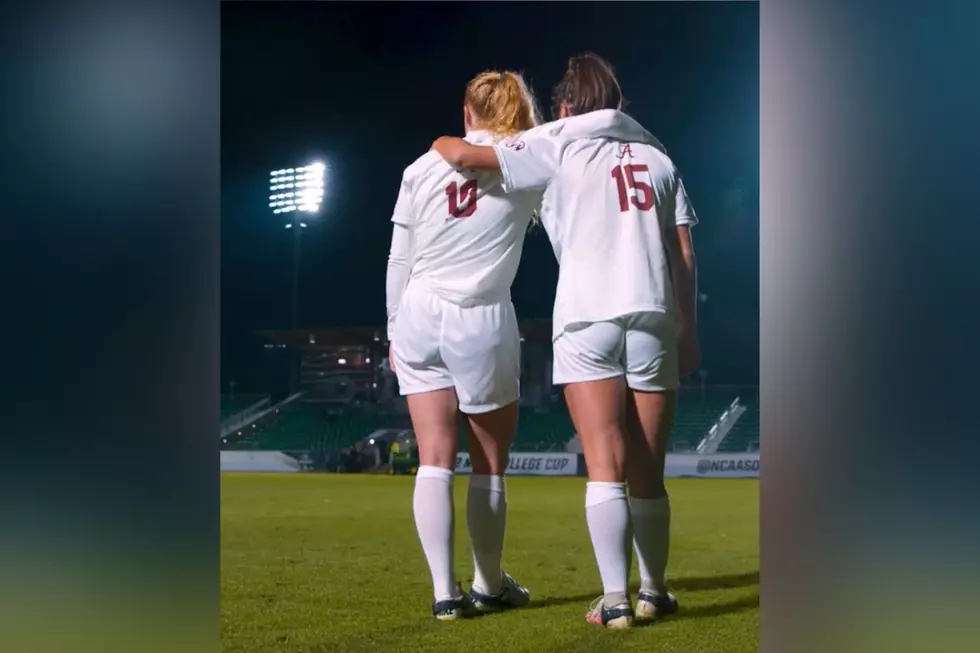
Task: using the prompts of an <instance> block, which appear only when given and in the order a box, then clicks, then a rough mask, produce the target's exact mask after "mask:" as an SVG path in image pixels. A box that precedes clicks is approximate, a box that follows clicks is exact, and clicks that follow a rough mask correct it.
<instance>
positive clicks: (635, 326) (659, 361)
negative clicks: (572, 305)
mask: <svg viewBox="0 0 980 653" xmlns="http://www.w3.org/2000/svg"><path fill="white" fill-rule="evenodd" d="M554 356H555V360H554V372H553V376H552V382H553V383H555V385H564V384H567V383H580V382H582V381H601V380H602V379H611V378H615V377H617V376H625V377H626V384H627V385H628V386H629V387H630V388H632V389H634V390H640V391H645V392H662V391H666V390H676V389H677V386H678V384H679V379H678V371H677V365H678V361H677V327H676V322H675V321H674V319H673V318H672V317H671V316H670V315H668V314H665V313H655V312H644V313H633V314H631V315H624V316H621V317H618V318H616V319H613V320H608V321H605V322H590V323H584V324H582V323H579V324H575V325H570V326H569V327H568V328H566V330H565V331H564V332H563V333H562V334H561V335H560V336H558V339H557V340H555V351H554Z"/></svg>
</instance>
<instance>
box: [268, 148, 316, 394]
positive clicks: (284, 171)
mask: <svg viewBox="0 0 980 653" xmlns="http://www.w3.org/2000/svg"><path fill="white" fill-rule="evenodd" d="M326 178H327V166H326V164H324V163H323V162H321V161H315V162H313V163H310V164H309V165H305V166H300V167H298V168H279V169H278V170H271V171H270V172H269V208H270V209H272V212H273V213H274V214H276V215H283V217H285V218H286V220H287V221H286V225H285V227H286V229H291V230H292V232H293V233H292V236H293V280H292V286H291V292H290V294H291V300H290V314H291V317H290V325H291V326H292V328H293V329H294V330H295V329H296V328H297V327H298V326H299V295H300V292H299V281H300V255H301V254H300V253H301V251H302V246H301V241H302V237H301V236H302V234H303V232H304V231H306V228H307V226H309V222H310V219H311V218H312V217H313V215H314V214H316V213H318V212H319V211H320V207H321V206H322V205H323V196H324V188H325V186H326ZM310 342H311V343H313V340H312V336H311V340H310ZM298 373H299V365H298V364H296V365H293V366H292V373H291V379H290V386H291V388H292V391H293V392H295V391H296V390H297V389H298V387H299V378H298Z"/></svg>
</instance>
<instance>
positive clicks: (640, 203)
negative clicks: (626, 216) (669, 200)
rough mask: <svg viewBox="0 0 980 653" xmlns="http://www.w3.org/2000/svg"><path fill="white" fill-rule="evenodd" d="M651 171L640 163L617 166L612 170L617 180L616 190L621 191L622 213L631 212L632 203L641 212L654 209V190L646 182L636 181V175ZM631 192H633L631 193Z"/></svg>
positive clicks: (620, 205) (620, 207)
mask: <svg viewBox="0 0 980 653" xmlns="http://www.w3.org/2000/svg"><path fill="white" fill-rule="evenodd" d="M649 171H650V168H648V167H647V166H645V165H643V164H638V163H630V164H627V165H624V166H616V167H615V168H613V169H612V177H613V179H615V180H616V189H617V190H618V191H619V210H620V211H621V212H623V213H626V212H627V211H629V210H630V203H632V204H633V206H635V207H636V208H637V209H638V210H640V211H649V210H650V209H652V208H653V188H652V187H651V186H650V184H648V183H646V182H645V181H638V180H637V179H636V173H638V172H649ZM630 190H631V191H633V192H632V193H629V192H628V191H630Z"/></svg>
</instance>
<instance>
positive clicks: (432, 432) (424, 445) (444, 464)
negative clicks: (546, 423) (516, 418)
mask: <svg viewBox="0 0 980 653" xmlns="http://www.w3.org/2000/svg"><path fill="white" fill-rule="evenodd" d="M407 400H408V411H409V414H410V415H411V417H412V426H413V427H414V429H415V438H416V441H417V442H418V447H419V468H418V472H417V474H416V476H415V494H414V496H413V499H412V507H413V511H414V513H415V527H416V529H417V530H418V535H419V541H420V542H421V544H422V551H423V552H424V553H425V559H426V561H427V562H428V563H429V571H430V573H431V574H432V590H433V609H432V611H433V614H435V616H436V617H437V618H439V619H455V618H457V617H460V616H462V615H463V612H464V611H465V608H466V606H465V605H464V603H465V602H464V601H463V600H462V599H463V597H462V592H461V590H460V589H459V584H458V583H457V582H456V576H455V573H454V569H453V565H454V561H453V534H454V531H455V519H454V506H453V470H454V469H455V466H456V451H457V448H458V445H457V442H458V436H457V433H458V431H457V422H456V412H457V406H456V392H455V390H453V389H452V388H445V389H442V390H433V391H430V392H423V393H419V394H412V395H409V396H408V397H407Z"/></svg>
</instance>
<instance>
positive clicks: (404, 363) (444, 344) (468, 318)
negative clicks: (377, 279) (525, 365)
mask: <svg viewBox="0 0 980 653" xmlns="http://www.w3.org/2000/svg"><path fill="white" fill-rule="evenodd" d="M392 355H393V357H394V359H395V374H396V376H397V377H398V387H399V392H400V393H401V394H402V395H412V394H419V393H422V392H431V391H432V390H441V389H444V388H455V389H456V396H457V397H458V398H459V409H460V410H461V411H462V412H464V413H471V414H476V413H486V412H489V411H491V410H496V409H497V408H503V407H504V406H506V405H508V404H510V403H513V402H514V401H516V400H517V398H518V397H519V396H520V376H521V337H520V333H519V332H518V329H517V316H516V314H515V313H514V305H513V304H512V303H511V302H510V300H507V301H504V302H499V303H494V304H486V305H479V306H471V307H465V308H464V307H462V306H459V305H458V304H453V303H452V302H448V301H446V300H444V299H442V298H441V297H439V296H437V295H435V294H433V293H431V292H429V291H427V290H425V289H413V288H412V284H409V288H406V290H405V294H404V295H403V296H402V300H401V304H400V305H399V308H398V317H397V318H396V320H395V328H394V333H393V338H392Z"/></svg>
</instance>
